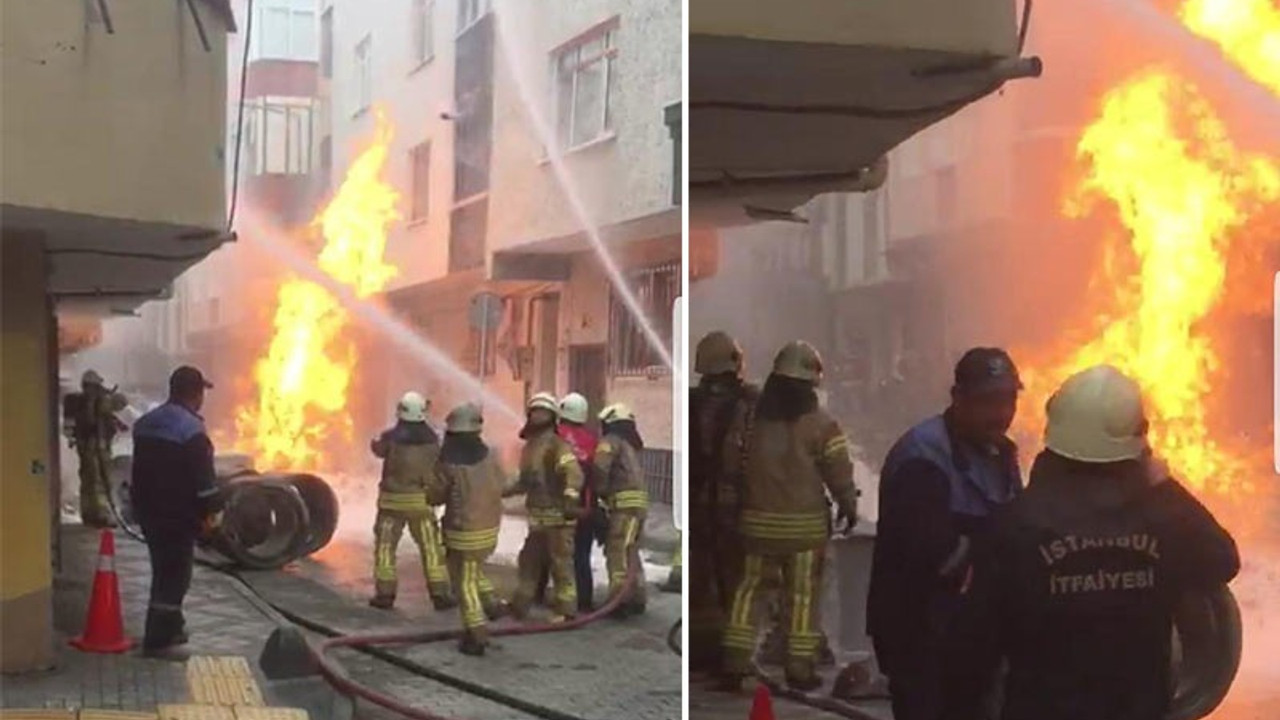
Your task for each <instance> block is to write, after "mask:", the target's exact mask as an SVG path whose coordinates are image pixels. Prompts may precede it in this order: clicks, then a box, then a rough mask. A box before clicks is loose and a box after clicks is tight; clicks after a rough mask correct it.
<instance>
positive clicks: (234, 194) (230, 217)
mask: <svg viewBox="0 0 1280 720" xmlns="http://www.w3.org/2000/svg"><path fill="white" fill-rule="evenodd" d="M246 13H247V15H248V18H247V19H246V20H245V23H244V53H243V54H241V56H240V97H239V98H238V103H239V108H238V109H237V110H236V150H235V160H233V161H232V164H233V167H232V170H231V209H230V212H229V213H228V214H227V232H231V228H233V227H234V226H235V222H236V205H237V203H238V201H239V199H240V147H241V146H242V145H243V144H244V91H245V86H246V84H247V83H246V79H247V78H248V77H249V47H250V43H251V42H252V41H253V0H249V5H248V9H247V10H246Z"/></svg>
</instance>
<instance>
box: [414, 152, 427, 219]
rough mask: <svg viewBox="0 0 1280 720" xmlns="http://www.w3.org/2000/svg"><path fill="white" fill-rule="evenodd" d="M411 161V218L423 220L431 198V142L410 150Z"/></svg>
mask: <svg viewBox="0 0 1280 720" xmlns="http://www.w3.org/2000/svg"><path fill="white" fill-rule="evenodd" d="M409 163H410V164H411V165H412V166H413V196H412V198H411V199H410V208H409V219H410V220H423V219H425V218H426V217H427V211H428V209H429V208H430V200H431V143H429V142H424V143H422V144H421V145H418V146H417V147H414V148H413V149H412V150H410V151H409Z"/></svg>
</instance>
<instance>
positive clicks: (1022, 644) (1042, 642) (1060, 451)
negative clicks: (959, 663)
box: [895, 365, 1240, 720]
mask: <svg viewBox="0 0 1280 720" xmlns="http://www.w3.org/2000/svg"><path fill="white" fill-rule="evenodd" d="M1046 410H1047V414H1048V425H1047V428H1046V430H1045V436H1044V439H1045V446H1046V449H1045V450H1044V451H1043V452H1041V453H1040V455H1039V456H1038V457H1037V458H1036V460H1035V463H1034V464H1033V465H1032V468H1031V476H1030V482H1029V484H1028V486H1027V489H1026V491H1025V492H1024V493H1023V494H1022V495H1021V497H1019V498H1017V499H1015V500H1014V501H1013V502H1012V503H1010V504H1009V506H1008V507H1007V508H1006V509H1005V510H1004V511H1003V512H1001V513H1000V514H999V515H998V516H997V518H996V520H995V521H994V523H993V529H992V533H993V538H992V542H991V549H990V552H988V553H986V554H984V555H982V556H980V557H979V558H978V560H977V567H976V569H975V571H974V577H973V586H972V590H971V593H972V596H973V604H972V606H971V607H974V608H976V609H979V610H980V611H981V614H980V617H985V618H986V620H987V622H978V623H976V624H974V625H972V626H970V627H969V628H967V629H968V630H969V631H970V632H971V634H972V637H974V638H977V639H980V640H996V643H995V645H994V646H992V647H991V648H988V652H986V653H978V655H979V656H983V655H985V657H986V659H987V663H986V664H988V665H991V664H994V663H993V662H992V660H993V659H994V658H996V657H998V656H1000V655H1003V656H1004V657H1005V658H1006V659H1007V661H1008V665H1009V673H1008V679H1007V681H1006V683H1005V687H1004V706H1003V710H1002V715H1001V717H1002V718H1003V720H1076V719H1077V718H1089V720H1121V719H1123V720H1159V719H1160V718H1164V717H1168V716H1169V715H1168V713H1169V711H1170V700H1171V696H1172V692H1171V688H1172V687H1173V686H1174V683H1173V682H1171V680H1172V678H1171V677H1170V667H1171V662H1170V654H1171V643H1170V636H1171V627H1172V618H1173V614H1174V607H1175V605H1176V604H1177V603H1178V602H1179V601H1180V600H1182V599H1183V598H1184V597H1185V596H1186V594H1187V593H1188V592H1192V593H1195V592H1206V591H1208V592H1212V591H1214V590H1215V589H1217V588H1219V587H1221V586H1222V585H1224V584H1226V583H1227V582H1229V581H1230V580H1231V579H1232V578H1234V577H1235V576H1236V573H1237V572H1238V571H1239V569H1240V556H1239V554H1238V552H1237V549H1236V545H1235V542H1234V540H1232V538H1231V535H1230V534H1228V533H1227V531H1226V530H1225V529H1223V528H1222V526H1221V525H1219V524H1218V522H1217V521H1216V520H1214V518H1213V516H1212V515H1211V514H1210V513H1209V511H1208V510H1206V509H1205V508H1204V507H1203V506H1202V505H1201V504H1200V503H1199V502H1197V501H1196V499H1195V498H1194V497H1192V495H1191V494H1190V493H1188V492H1187V491H1186V489H1184V488H1183V487H1182V485H1181V484H1179V483H1178V482H1177V481H1176V480H1174V479H1173V478H1171V477H1170V475H1169V470H1168V468H1167V467H1166V466H1165V465H1164V464H1163V463H1161V462H1159V461H1158V460H1157V459H1156V458H1155V457H1154V456H1153V454H1152V450H1151V448H1150V446H1149V445H1148V443H1147V419H1146V417H1145V413H1144V409H1143V403H1142V392H1141V389H1140V388H1139V387H1138V384H1137V383H1135V382H1134V381H1133V380H1132V379H1130V378H1128V377H1126V376H1125V375H1124V374H1122V373H1121V372H1120V371H1119V370H1117V369H1116V368H1114V367H1110V366H1106V365H1102V366H1096V367H1093V368H1089V369H1087V370H1084V371H1082V372H1080V373H1078V374H1076V375H1074V376H1072V377H1071V378H1069V379H1068V380H1067V381H1066V382H1065V383H1063V385H1062V387H1061V388H1059V389H1058V391H1057V393H1055V394H1054V395H1053V397H1052V398H1051V399H1050V400H1049V402H1048V404H1047V406H1046ZM974 655H975V654H974V653H972V652H970V653H966V659H967V660H968V661H969V662H972V661H973V660H974V659H975V658H974ZM1219 697H1221V696H1219ZM1175 714H1176V713H1175ZM950 716H951V717H961V715H959V714H958V713H950ZM895 717H896V716H895Z"/></svg>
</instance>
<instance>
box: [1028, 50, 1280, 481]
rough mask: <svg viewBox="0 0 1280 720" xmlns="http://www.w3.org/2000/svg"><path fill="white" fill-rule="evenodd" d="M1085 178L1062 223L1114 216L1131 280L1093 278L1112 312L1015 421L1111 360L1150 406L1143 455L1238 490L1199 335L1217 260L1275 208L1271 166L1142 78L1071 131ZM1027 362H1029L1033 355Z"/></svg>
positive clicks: (1216, 291)
mask: <svg viewBox="0 0 1280 720" xmlns="http://www.w3.org/2000/svg"><path fill="white" fill-rule="evenodd" d="M1077 154H1078V157H1079V158H1080V160H1081V162H1082V164H1083V165H1084V166H1085V174H1084V176H1083V178H1082V179H1081V180H1080V182H1079V184H1078V185H1077V187H1076V188H1074V190H1073V192H1072V195H1071V196H1070V197H1069V198H1068V199H1067V201H1066V203H1065V205H1064V211H1065V212H1066V214H1067V215H1068V216H1071V217H1081V216H1084V215H1088V214H1093V213H1097V212H1101V211H1105V210H1113V211H1114V212H1115V213H1116V214H1117V215H1118V217H1119V220H1120V222H1121V223H1123V225H1124V227H1125V229H1126V231H1127V234H1128V247H1127V248H1112V251H1113V252H1114V253H1116V254H1123V253H1126V252H1127V253H1130V254H1131V258H1132V259H1133V260H1135V261H1136V265H1137V272H1136V273H1133V274H1122V273H1121V272H1119V271H1117V270H1115V269H1114V268H1115V267H1116V265H1114V264H1108V265H1107V266H1105V267H1104V269H1103V271H1102V272H1103V278H1102V280H1104V282H1101V283H1096V285H1097V286H1098V287H1102V288H1110V290H1111V293H1112V295H1113V302H1112V303H1111V306H1110V310H1109V312H1108V314H1107V315H1106V316H1105V317H1102V318H1099V322H1098V324H1097V326H1096V327H1095V328H1093V330H1095V331H1096V338H1095V339H1093V340H1092V341H1090V342H1087V343H1085V344H1084V345H1083V346H1082V347H1077V348H1075V349H1073V350H1072V351H1071V352H1070V353H1069V354H1067V357H1066V358H1065V359H1060V360H1057V361H1054V362H1050V363H1048V364H1047V367H1043V366H1042V367H1041V368H1040V369H1037V370H1033V371H1031V372H1029V373H1028V383H1027V385H1028V393H1027V395H1028V397H1027V405H1026V407H1027V411H1028V412H1027V413H1026V417H1025V418H1024V422H1028V423H1030V425H1031V426H1032V427H1043V410H1044V401H1045V399H1046V398H1047V397H1048V395H1049V394H1050V393H1051V392H1052V390H1053V389H1054V388H1055V387H1057V386H1058V385H1059V384H1060V383H1061V382H1062V380H1064V379H1065V378H1066V377H1067V376H1068V375H1070V374H1071V373H1073V372H1076V371H1078V370H1081V369H1083V368H1086V367H1089V366H1091V365H1095V364H1099V363H1110V364H1112V365H1115V366H1117V367H1118V368H1120V369H1121V370H1123V371H1125V372H1126V373H1128V374H1129V375H1131V376H1132V377H1134V378H1135V379H1137V380H1138V382H1139V383H1140V384H1141V385H1142V387H1143V390H1144V392H1145V394H1146V396H1147V404H1148V413H1149V414H1150V416H1151V421H1152V426H1153V429H1152V436H1151V440H1152V445H1153V448H1154V449H1155V451H1156V452H1157V453H1158V454H1159V455H1161V456H1162V457H1163V458H1164V459H1165V460H1166V461H1167V462H1169V463H1170V465H1171V467H1172V468H1174V469H1175V471H1176V472H1177V473H1178V475H1179V477H1181V478H1183V479H1185V480H1186V481H1187V482H1188V483H1189V484H1191V485H1192V486H1193V487H1195V488H1197V489H1200V490H1207V491H1211V492H1219V491H1222V492H1228V493H1229V492H1232V491H1234V490H1237V489H1239V488H1240V487H1245V488H1247V487H1248V481H1247V479H1246V473H1244V472H1243V470H1244V469H1243V468H1242V467H1241V466H1240V461H1239V460H1237V458H1236V457H1235V456H1234V455H1233V454H1231V453H1230V452H1228V451H1227V450H1226V449H1225V448H1223V447H1222V445H1221V444H1220V443H1219V442H1218V441H1216V440H1215V438H1214V434H1213V433H1212V432H1211V429H1210V427H1209V425H1208V422H1207V419H1206V412H1205V410H1206V399H1207V396H1208V395H1209V393H1210V391H1211V390H1212V389H1213V387H1214V386H1215V382H1216V381H1217V380H1219V379H1221V378H1220V374H1221V373H1222V372H1223V370H1222V368H1221V367H1220V364H1219V358H1218V355H1217V353H1216V352H1215V349H1214V338H1213V335H1212V332H1211V330H1210V328H1208V327H1207V326H1206V324H1205V321H1206V319H1207V318H1209V317H1210V315H1211V313H1212V311H1213V310H1214V309H1215V307H1216V306H1217V305H1218V303H1219V302H1220V300H1221V299H1222V297H1223V293H1224V285H1225V281H1226V264H1227V251H1228V249H1229V245H1230V243H1231V241H1232V238H1233V234H1234V233H1236V232H1237V231H1239V230H1240V228H1241V227H1242V226H1243V225H1244V223H1245V222H1246V221H1247V220H1248V219H1249V218H1250V216H1251V215H1252V213H1254V212H1256V211H1258V210H1260V209H1261V207H1262V205H1263V204H1265V203H1267V202H1271V201H1274V200H1275V199H1276V198H1277V197H1280V167H1277V164H1276V163H1275V162H1274V161H1273V160H1271V159H1270V158H1267V157H1265V156H1260V155H1253V154H1249V153H1247V152H1243V151H1242V150H1240V149H1239V148H1237V147H1235V146H1234V145H1233V144H1232V142H1231V140H1230V139H1229V137H1228V136H1227V132H1226V129H1225V127H1224V125H1223V123H1222V121H1221V120H1220V119H1219V118H1218V117H1217V116H1216V115H1215V113H1214V111H1213V108H1212V107H1211V106H1210V105H1209V104H1208V103H1207V102H1206V101H1205V100H1204V99H1203V98H1202V97H1201V96H1200V95H1199V94H1198V93H1197V92H1196V90H1195V88H1194V87H1192V86H1191V85H1190V84H1188V83H1185V82H1182V81H1180V80H1178V79H1177V78H1175V77H1174V76H1172V75H1171V74H1169V73H1167V72H1165V71H1162V70H1159V69H1153V70H1148V71H1146V72H1144V73H1142V74H1140V75H1138V76H1137V77H1134V78H1132V79H1130V80H1129V81H1127V82H1125V83H1124V84H1122V85H1120V86H1119V87H1117V88H1115V89H1113V90H1112V91H1111V92H1110V93H1108V94H1107V96H1106V97H1105V98H1104V100H1103V103H1102V111H1101V115H1100V116H1099V117H1098V119H1097V120H1095V121H1094V122H1093V123H1092V124H1091V125H1090V126H1089V127H1088V128H1086V129H1085V131H1084V133H1083V134H1082V136H1081V138H1080V141H1079V144H1078V145H1077ZM1033 356H1034V353H1033Z"/></svg>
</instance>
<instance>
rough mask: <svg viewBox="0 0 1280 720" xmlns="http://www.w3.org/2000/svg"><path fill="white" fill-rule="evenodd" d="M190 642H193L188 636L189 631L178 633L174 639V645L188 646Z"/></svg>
mask: <svg viewBox="0 0 1280 720" xmlns="http://www.w3.org/2000/svg"><path fill="white" fill-rule="evenodd" d="M189 642H191V638H190V637H188V636H187V631H186V630H183V631H181V632H179V633H178V634H177V635H176V636H174V638H173V644H174V645H186V644H187V643H189Z"/></svg>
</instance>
